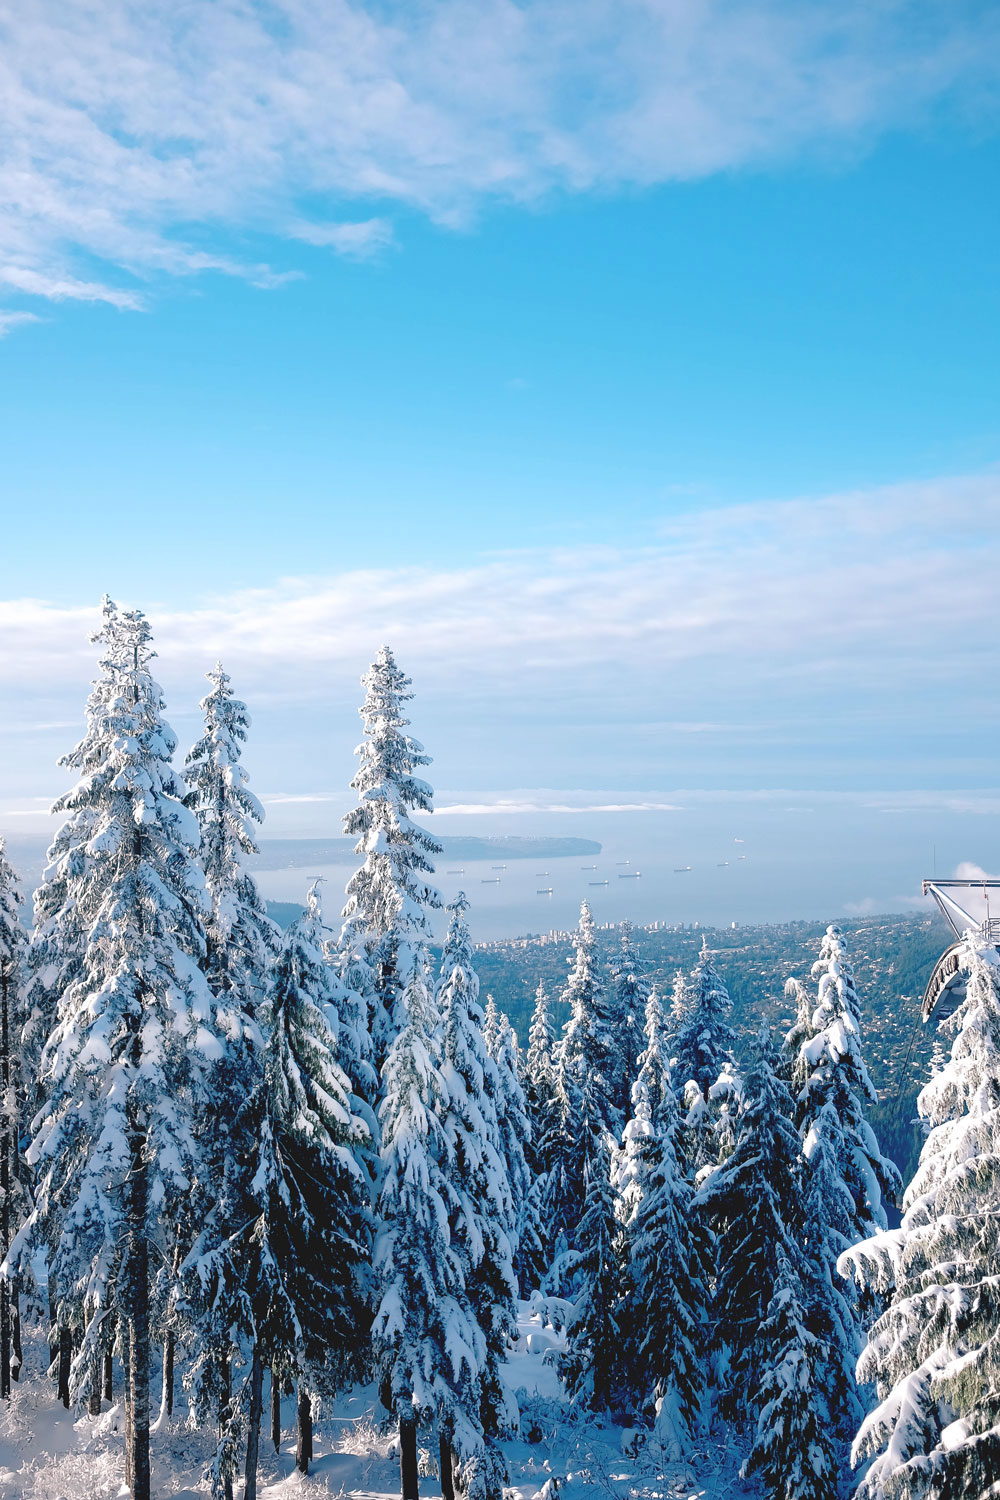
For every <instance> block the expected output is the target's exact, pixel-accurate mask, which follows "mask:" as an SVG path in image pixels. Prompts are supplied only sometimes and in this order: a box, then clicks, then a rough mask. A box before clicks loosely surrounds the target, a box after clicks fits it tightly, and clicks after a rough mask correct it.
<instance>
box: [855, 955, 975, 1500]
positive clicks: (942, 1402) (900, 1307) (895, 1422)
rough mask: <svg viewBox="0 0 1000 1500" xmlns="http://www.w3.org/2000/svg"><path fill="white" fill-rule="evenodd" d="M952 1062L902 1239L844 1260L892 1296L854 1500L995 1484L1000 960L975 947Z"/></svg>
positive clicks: (935, 1088) (871, 1370) (954, 1028)
mask: <svg viewBox="0 0 1000 1500" xmlns="http://www.w3.org/2000/svg"><path fill="white" fill-rule="evenodd" d="M962 961H963V967H964V968H965V971H966V976H967V983H966V994H965V999H964V1001H963V1002H962V1003H961V1004H960V1005H959V1006H958V1008H957V1009H956V1010H955V1011H954V1013H953V1014H952V1015H951V1016H950V1017H948V1018H947V1019H946V1020H944V1021H943V1022H942V1031H943V1033H944V1035H945V1037H946V1038H947V1039H949V1040H950V1041H951V1057H950V1059H949V1061H948V1062H947V1064H946V1065H945V1067H944V1068H943V1069H942V1070H941V1071H939V1072H936V1073H935V1075H934V1076H933V1077H932V1078H931V1080H930V1082H929V1083H928V1084H927V1085H926V1086H925V1087H924V1089H923V1090H922V1091H921V1094H920V1097H919V1099H918V1101H917V1107H918V1109H919V1111H920V1114H921V1116H922V1117H923V1118H924V1120H925V1121H926V1122H927V1125H928V1135H927V1138H926V1140H925V1142H924V1146H923V1149H922V1151H921V1153H920V1162H919V1165H918V1167H917V1170H916V1173H915V1175H914V1177H913V1181H912V1182H911V1183H910V1184H909V1186H908V1187H907V1190H906V1194H905V1197H904V1199H903V1210H904V1212H903V1220H902V1224H901V1225H900V1227H899V1228H898V1229H891V1230H889V1231H888V1232H885V1233H882V1234H879V1235H877V1236H874V1237H872V1238H870V1239H868V1240H867V1241H862V1242H861V1243H860V1244H857V1245H855V1246H854V1247H853V1248H852V1249H850V1250H849V1251H848V1252H847V1253H846V1254H845V1255H844V1256H843V1258H842V1260H841V1269H842V1270H843V1271H844V1272H845V1273H849V1274H850V1275H851V1276H852V1277H853V1278H854V1279H855V1280H856V1281H857V1283H858V1284H859V1286H860V1287H861V1288H862V1289H863V1290H869V1291H871V1292H872V1294H873V1295H875V1296H876V1297H877V1298H879V1299H882V1298H888V1306H887V1307H886V1310H885V1312H884V1313H883V1314H882V1316H881V1317H880V1318H879V1319H878V1321H877V1322H876V1323H875V1325H874V1327H873V1328H872V1329H871V1331H870V1332H869V1334H868V1343H867V1347H866V1348H865V1350H864V1353H863V1354H862V1357H861V1361H860V1364H859V1366H858V1376H859V1378H860V1379H861V1380H863V1381H874V1382H875V1385H876V1388H877V1391H878V1405H877V1406H876V1408H875V1410H874V1411H873V1412H872V1413H871V1414H870V1415H869V1416H868V1417H866V1418H865V1420H864V1422H863V1423H862V1425H861V1428H860V1431H859V1432H858V1435H857V1438H856V1440H855V1444H854V1461H855V1463H858V1464H860V1463H863V1462H865V1461H869V1460H870V1465H869V1467H868V1469H867V1471H866V1472H865V1475H864V1478H863V1479H862V1481H861V1483H860V1485H859V1487H858V1491H857V1495H858V1497H859V1500H904V1497H905V1500H944V1497H950V1496H956V1497H959V1496H961V1497H965V1496H968V1497H972V1496H987V1495H990V1494H992V1493H994V1492H995V1489H996V1482H997V1476H998V1474H1000V1380H998V1357H997V1349H998V1347H1000V1295H998V1290H997V1285H998V1283H997V1276H998V1269H1000V1214H998V1211H997V1210H998V1206H1000V961H998V958H997V954H996V951H995V950H994V949H993V948H992V947H989V946H987V945H985V944H984V943H982V942H981V941H979V940H978V939H970V940H969V942H968V945H967V948H966V951H965V953H964V954H963V960H962Z"/></svg>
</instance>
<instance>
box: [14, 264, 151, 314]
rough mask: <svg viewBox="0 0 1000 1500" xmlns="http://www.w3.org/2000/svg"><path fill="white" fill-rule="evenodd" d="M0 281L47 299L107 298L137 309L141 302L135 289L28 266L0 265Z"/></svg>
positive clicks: (125, 306) (78, 299) (112, 303)
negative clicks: (55, 273) (56, 273)
mask: <svg viewBox="0 0 1000 1500" xmlns="http://www.w3.org/2000/svg"><path fill="white" fill-rule="evenodd" d="M0 281H3V282H6V284H7V285H8V286H10V287H13V288H14V290H15V291H17V292H27V293H29V294H30V295H31V296H33V297H47V298H48V299H49V301H50V302H64V301H66V300H67V299H70V300H72V301H76V302H107V303H109V304H110V305H111V306H112V307H117V308H119V309H120V310H125V309H128V310H130V311H132V312H138V311H139V309H140V308H141V307H142V306H143V301H142V298H141V297H140V296H139V294H138V293H137V292H127V291H122V290H121V289H120V288H118V287H110V286H104V285H103V284H102V283H101V282H99V281H81V280H79V278H78V277H76V276H57V275H52V274H48V273H46V272H44V271H36V270H33V269H32V268H31V267H30V266H16V265H7V266H0Z"/></svg>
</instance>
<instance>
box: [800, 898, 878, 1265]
mask: <svg viewBox="0 0 1000 1500" xmlns="http://www.w3.org/2000/svg"><path fill="white" fill-rule="evenodd" d="M812 973H813V977H814V978H815V979H816V981H817V996H816V1003H815V1005H814V1006H813V1009H812V1014H811V1015H810V1016H808V1020H807V1012H808V997H807V991H806V990H805V987H804V986H801V985H798V984H795V985H794V986H793V987H792V988H793V991H794V998H795V1000H796V1006H797V1011H798V1017H797V1020H796V1023H795V1025H794V1026H793V1028H792V1030H791V1031H790V1032H789V1034H788V1036H787V1037H786V1039H785V1054H786V1057H787V1056H789V1054H790V1053H791V1051H792V1048H793V1047H794V1046H795V1045H796V1044H797V1046H798V1052H797V1055H796V1056H794V1058H791V1059H790V1067H791V1081H792V1088H793V1091H794V1093H795V1097H796V1116H795V1118H796V1124H797V1125H798V1127H799V1132H800V1134H801V1136H802V1138H803V1141H804V1142H805V1143H806V1145H805V1150H806V1153H807V1154H808V1138H809V1136H810V1133H811V1131H812V1130H813V1127H814V1124H815V1121H816V1119H817V1117H818V1116H819V1114H820V1113H821V1112H822V1111H823V1109H824V1108H825V1106H826V1105H828V1104H829V1105H832V1108H833V1116H834V1120H833V1121H832V1123H831V1126H830V1128H831V1129H834V1128H836V1129H837V1130H838V1131H839V1133H840V1134H841V1135H842V1136H843V1145H842V1146H840V1145H834V1147H833V1148H832V1149H833V1150H834V1154H835V1155H836V1157H837V1158H838V1160H839V1161H840V1162H841V1167H840V1170H841V1173H842V1176H843V1180H844V1182H845V1184H846V1186H847V1188H848V1191H849V1192H850V1194H851V1197H852V1199H853V1200H854V1212H853V1224H854V1228H853V1231H852V1233H851V1236H850V1237H851V1238H853V1239H855V1240H858V1239H865V1238H867V1237H868V1236H869V1235H871V1234H873V1233H877V1232H879V1231H880V1230H883V1229H885V1227H886V1222H887V1221H886V1216H885V1209H884V1207H883V1198H886V1197H891V1198H894V1197H895V1196H896V1194H897V1193H898V1192H899V1190H900V1188H901V1186H902V1184H901V1182H900V1177H899V1172H898V1171H897V1169H896V1167H895V1165H894V1164H893V1163H892V1162H891V1161H889V1160H888V1159H887V1158H886V1157H884V1156H883V1155H882V1152H881V1150H880V1148H879V1144H878V1141H877V1139H876V1137H875V1133H874V1131H873V1130H872V1128H871V1126H870V1125H869V1123H868V1121H867V1119H866V1118H865V1110H866V1108H867V1106H868V1105H870V1104H873V1103H875V1102H876V1099H877V1095H876V1093H875V1089H874V1087H873V1085H872V1081H871V1078H870V1076H869V1073H868V1068H867V1066H866V1065H865V1060H864V1056H863V1055H862V1051H861V1024H860V1015H861V1006H860V1002H859V999H858V994H857V987H856V985H855V982H854V973H853V970H852V968H851V964H850V962H849V960H848V957H847V953H846V950H845V947H844V939H843V934H842V933H841V932H840V930H839V928H836V927H829V928H827V931H826V934H825V936H824V938H823V944H822V948H821V950H820V958H819V959H818V960H817V961H816V963H815V964H814V965H813V968H812Z"/></svg>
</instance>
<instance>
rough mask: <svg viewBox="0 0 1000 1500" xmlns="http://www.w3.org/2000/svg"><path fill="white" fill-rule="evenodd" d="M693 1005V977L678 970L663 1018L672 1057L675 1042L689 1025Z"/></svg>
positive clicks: (666, 1040) (665, 1035)
mask: <svg viewBox="0 0 1000 1500" xmlns="http://www.w3.org/2000/svg"><path fill="white" fill-rule="evenodd" d="M693 1003H694V995H693V993H692V989H691V976H690V975H689V974H685V972H684V970H683V969H678V970H677V972H676V974H675V975H674V982H673V985H672V987H671V991H670V1005H669V1006H668V1008H667V1010H666V1012H665V1014H664V1017H663V1028H664V1038H665V1044H666V1045H667V1046H668V1047H669V1055H670V1056H672V1055H673V1043H674V1040H675V1039H676V1038H677V1037H679V1036H680V1034H681V1032H682V1031H683V1030H684V1028H685V1026H686V1025H687V1021H688V1017H689V1016H690V1014H691V1006H692V1004H693Z"/></svg>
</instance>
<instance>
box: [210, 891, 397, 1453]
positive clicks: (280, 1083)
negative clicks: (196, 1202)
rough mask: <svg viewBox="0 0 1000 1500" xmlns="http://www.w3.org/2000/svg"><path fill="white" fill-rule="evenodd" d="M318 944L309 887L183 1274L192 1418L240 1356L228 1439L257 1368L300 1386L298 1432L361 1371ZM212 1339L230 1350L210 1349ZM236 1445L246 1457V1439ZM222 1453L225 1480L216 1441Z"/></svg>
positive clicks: (357, 1150) (362, 1298)
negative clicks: (211, 1215) (317, 1397)
mask: <svg viewBox="0 0 1000 1500" xmlns="http://www.w3.org/2000/svg"><path fill="white" fill-rule="evenodd" d="M323 937H324V930H323V926H322V913H321V908H320V901H319V895H318V890H317V887H316V886H315V885H314V886H313V887H312V889H311V890H310V891H309V894H308V897H307V907H306V911H305V912H304V913H303V915H302V916H301V917H300V918H299V919H298V920H297V921H296V922H294V923H293V924H292V926H291V927H290V928H289V929H288V931H287V933H286V934H285V937H284V942H283V945H282V950H281V953H280V955H279V957H278V960H277V963H276V964H275V967H274V971H273V978H272V981H271V988H270V992H269V994H268V997H267V999H266V1002H265V1003H264V1005H263V1006H262V1008H261V1011H260V1022H261V1026H262V1028H263V1036H264V1039H265V1040H264V1047H263V1055H262V1058H261V1066H260V1067H259V1069H258V1070H257V1072H256V1075H255V1076H254V1077H253V1078H252V1080H250V1081H249V1087H248V1089H247V1093H246V1103H245V1105H244V1108H243V1111H242V1112H243V1115H244V1116H245V1118H241V1119H240V1120H239V1121H238V1122H237V1130H236V1139H237V1140H239V1141H240V1142H241V1143H242V1149H241V1152H240V1158H239V1160H238V1162H237V1163H236V1164H235V1166H234V1167H231V1168H230V1170H229V1171H228V1172H227V1174H226V1179H225V1180H226V1193H227V1196H228V1201H224V1202H221V1203H220V1204H219V1205H218V1207H217V1211H216V1212H217V1223H215V1224H212V1223H209V1224H208V1225H206V1227H205V1230H204V1232H203V1234H202V1235H201V1236H200V1238H199V1240H198V1242H197V1243H196V1245H195V1246H194V1248H193V1250H192V1252H191V1254H190V1256H189V1257H188V1261H187V1264H186V1265H185V1267H184V1280H185V1284H186V1289H187V1292H188V1297H189V1302H190V1306H191V1308H192V1311H193V1313H194V1320H195V1321H194V1330H193V1331H194V1335H195V1336H194V1338H193V1339H192V1343H193V1344H194V1346H195V1358H194V1360H193V1366H192V1371H191V1376H190V1378H189V1384H190V1385H191V1387H192V1395H193V1400H194V1413H195V1416H196V1417H197V1418H199V1419H201V1420H205V1418H206V1417H207V1415H208V1414H209V1413H211V1412H212V1411H213V1409H214V1407H213V1403H214V1399H215V1394H217V1393H214V1391H213V1387H214V1385H215V1382H216V1381H217V1378H218V1376H217V1370H218V1368H219V1367H220V1365H222V1364H224V1363H226V1362H227V1361H228V1359H229V1357H230V1356H231V1355H232V1356H234V1357H235V1356H236V1355H238V1353H239V1345H240V1342H241V1341H245V1342H246V1343H248V1344H249V1345H250V1346H251V1350H252V1354H253V1359H252V1361H251V1365H250V1367H249V1368H248V1369H247V1371H246V1376H247V1380H248V1382H249V1384H248V1385H247V1386H246V1387H245V1389H244V1398H243V1399H242V1400H237V1401H236V1402H235V1403H234V1405H233V1425H234V1430H235V1431H238V1430H240V1428H241V1427H242V1426H243V1425H244V1424H245V1422H246V1415H247V1414H248V1413H249V1411H250V1408H251V1397H252V1396H253V1395H254V1391H255V1389H256V1386H257V1385H258V1384H259V1380H260V1371H261V1370H262V1369H263V1366H264V1365H265V1364H268V1365H270V1367H271V1370H272V1375H273V1373H274V1372H277V1375H278V1378H279V1379H281V1380H284V1381H293V1380H294V1381H297V1382H298V1383H299V1389H300V1404H301V1406H302V1408H303V1410H304V1412H305V1419H306V1420H307V1421H311V1413H310V1407H309V1397H310V1394H311V1393H316V1392H318V1393H326V1392H329V1391H332V1390H336V1389H338V1388H339V1387H341V1386H343V1385H344V1384H346V1383H347V1382H348V1381H349V1380H350V1379H352V1378H354V1377H355V1376H358V1375H361V1374H363V1373H364V1368H365V1367H364V1359H365V1340H364V1339H363V1338H362V1337H360V1331H361V1330H363V1329H364V1328H365V1326H366V1324H367V1319H368V1307H369V1300H370V1295H369V1286H368V1276H369V1272H368V1266H369V1261H370V1255H371V1245H372V1229H373V1222H372V1204H371V1201H370V1196H369V1190H370V1179H369V1175H368V1173H367V1171H366V1170H365V1168H364V1165H363V1162H364V1159H365V1157H366V1155H367V1153H368V1152H369V1151H370V1134H369V1127H368V1125H367V1124H366V1122H365V1120H364V1119H362V1118H361V1117H359V1116H358V1115H357V1114H356V1113H355V1111H354V1109H353V1100H352V1093H351V1083H350V1080H349V1079H348V1077H347V1075H346V1073H345V1072H344V1070H343V1068H342V1067H341V1066H340V1064H339V1062H338V1037H337V1033H338V1030H339V1024H340V1023H339V1017H338V997H339V994H340V991H341V988H342V986H341V984H340V981H339V979H338V977H337V975H336V974H335V973H334V971H333V970H332V968H331V966H330V965H329V963H328V962H327V960H326V957H325V955H324V953H323V946H322V945H323ZM359 1155H360V1157H361V1158H362V1160H361V1162H359ZM220 1227H221V1229H222V1231H223V1232H222V1233H220V1232H219V1231H220ZM220 1330H221V1331H222V1333H223V1336H224V1338H226V1339H228V1340H233V1347H232V1348H227V1347H225V1346H222V1347H220V1344H219V1331H220ZM256 1396H257V1398H258V1399H257V1400H256V1406H257V1408H258V1409H257V1412H256V1421H257V1423H258V1424H259V1420H260V1412H259V1391H257V1392H256ZM251 1425H252V1424H251ZM249 1436H250V1440H251V1443H252V1445H253V1446H255V1445H256V1433H255V1432H253V1431H251V1433H250V1434H249ZM227 1443H228V1448H227ZM307 1447H308V1445H307ZM224 1450H225V1452H226V1462H227V1463H228V1465H229V1468H230V1473H231V1472H232V1466H233V1464H234V1461H235V1445H234V1443H233V1442H232V1437H231V1434H229V1433H227V1434H224ZM306 1463H308V1455H307V1456H306ZM224 1468H225V1465H223V1470H224Z"/></svg>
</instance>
